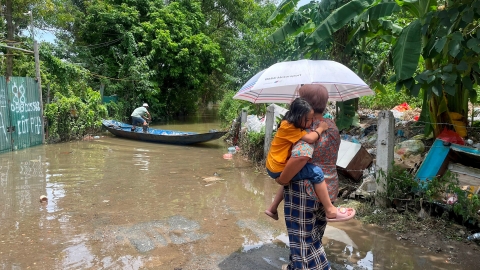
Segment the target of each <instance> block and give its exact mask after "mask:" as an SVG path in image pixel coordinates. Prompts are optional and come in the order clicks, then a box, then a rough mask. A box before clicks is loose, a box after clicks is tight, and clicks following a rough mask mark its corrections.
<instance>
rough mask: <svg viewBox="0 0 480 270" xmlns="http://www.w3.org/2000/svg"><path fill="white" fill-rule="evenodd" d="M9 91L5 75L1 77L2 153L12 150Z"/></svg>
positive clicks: (0, 140) (0, 146) (0, 135)
mask: <svg viewBox="0 0 480 270" xmlns="http://www.w3.org/2000/svg"><path fill="white" fill-rule="evenodd" d="M7 91H8V90H7V83H6V81H5V77H0V153H3V152H7V151H11V150H12V137H11V134H10V128H9V127H10V126H11V125H10V118H9V110H10V107H9V106H8V96H7Z"/></svg>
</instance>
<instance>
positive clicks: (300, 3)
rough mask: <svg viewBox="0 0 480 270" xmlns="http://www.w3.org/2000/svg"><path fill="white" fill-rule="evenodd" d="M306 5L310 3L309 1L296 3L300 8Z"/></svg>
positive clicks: (302, 0)
mask: <svg viewBox="0 0 480 270" xmlns="http://www.w3.org/2000/svg"><path fill="white" fill-rule="evenodd" d="M308 3H310V0H300V2H298V6H299V7H301V6H303V5H305V4H308Z"/></svg>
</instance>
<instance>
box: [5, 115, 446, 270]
mask: <svg viewBox="0 0 480 270" xmlns="http://www.w3.org/2000/svg"><path fill="white" fill-rule="evenodd" d="M180 126H182V127H181V128H184V129H185V130H190V131H208V130H209V129H214V128H218V127H219V124H218V123H215V122H214V123H207V122H205V123H203V122H202V123H201V124H199V125H197V124H189V125H183V124H175V125H172V126H168V125H163V127H164V128H169V129H180ZM227 147H228V145H226V144H225V143H224V142H223V141H221V140H217V141H213V142H209V143H206V144H202V145H198V146H175V145H162V144H152V143H146V142H136V141H131V140H125V139H121V138H115V137H113V136H109V135H107V136H105V137H103V138H101V139H98V140H93V141H82V142H70V143H63V144H55V145H44V146H38V147H33V148H30V149H25V150H21V151H17V152H14V153H5V154H2V155H0V217H1V218H0V268H1V269H29V268H30V269H47V268H53V269H86V268H91V269H104V268H111V269H141V268H149V269H175V268H181V269H236V268H235V267H234V266H235V263H237V264H236V265H237V266H238V265H240V266H241V265H245V264H244V263H245V262H247V263H248V262H250V263H252V262H256V263H264V264H262V267H256V268H255V269H279V268H280V266H281V264H282V263H285V261H286V260H287V258H288V236H287V234H286V228H285V224H284V222H282V220H281V219H282V218H283V215H282V214H281V215H280V216H281V219H280V221H274V220H272V219H270V218H268V217H266V216H265V215H264V214H263V211H264V209H265V207H266V206H267V205H268V204H270V203H271V201H272V200H273V197H274V196H275V193H276V192H277V190H278V185H276V184H275V183H274V181H273V180H272V179H270V178H269V177H268V176H267V175H265V174H263V173H262V172H257V171H255V168H254V167H252V166H251V164H250V163H249V162H248V161H245V160H244V159H243V158H242V157H241V156H240V155H235V156H234V158H233V159H232V160H224V159H223V158H222V155H223V154H224V153H225V152H226V149H227ZM214 173H216V174H215V175H218V177H220V178H222V179H223V180H222V181H216V182H212V183H207V182H205V181H204V180H203V179H205V178H207V177H211V176H213V175H214ZM41 195H46V196H47V198H48V201H47V202H45V203H41V202H40V201H39V197H40V196H41ZM281 207H283V206H281ZM281 207H280V209H281ZM324 245H325V248H326V251H327V255H328V258H329V259H330V260H331V261H332V265H335V266H338V268H334V269H345V268H346V269H354V268H355V269H358V268H364V269H383V268H390V269H405V268H408V269H414V268H427V266H434V267H440V268H442V267H443V268H445V267H447V266H449V265H448V264H447V263H444V262H443V261H442V259H441V256H439V255H438V254H430V253H423V254H422V252H423V251H420V250H418V249H417V248H416V247H412V246H408V245H405V246H404V245H402V244H399V243H398V241H395V240H394V238H393V237H392V236H390V235H388V234H386V233H384V232H382V231H380V230H378V229H375V228H373V227H370V226H364V225H362V224H361V223H360V222H357V221H351V222H346V223H341V224H340V223H339V224H335V225H333V226H328V227H327V230H326V233H325V237H324ZM255 254H259V255H258V257H257V258H256V257H255ZM249 256H253V257H249ZM244 258H252V261H242V260H245V259H244ZM255 258H256V259H258V260H256V259H255ZM229 259H230V260H229ZM242 263H243V264H242ZM247 265H248V264H247Z"/></svg>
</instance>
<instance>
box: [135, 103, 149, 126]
mask: <svg viewBox="0 0 480 270" xmlns="http://www.w3.org/2000/svg"><path fill="white" fill-rule="evenodd" d="M147 108H148V104H147V103H143V105H142V107H138V108H136V109H135V110H133V112H132V115H131V116H132V129H131V131H132V132H134V131H135V129H136V127H137V125H140V126H142V127H143V132H146V130H147V127H148V123H147V120H150V119H151V118H152V117H151V116H150V113H149V112H148V110H147Z"/></svg>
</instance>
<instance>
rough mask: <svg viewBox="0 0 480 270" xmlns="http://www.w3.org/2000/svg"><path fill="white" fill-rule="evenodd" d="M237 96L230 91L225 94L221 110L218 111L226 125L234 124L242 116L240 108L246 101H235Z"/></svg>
mask: <svg viewBox="0 0 480 270" xmlns="http://www.w3.org/2000/svg"><path fill="white" fill-rule="evenodd" d="M234 95H235V92H234V91H229V92H227V93H226V94H225V96H224V97H223V99H222V101H221V102H220V108H219V109H218V115H219V117H220V120H221V121H222V123H224V124H225V125H229V124H230V123H232V121H233V119H235V118H237V117H238V115H239V114H240V110H241V109H240V108H241V107H242V104H243V103H244V101H241V100H238V99H233V96H234Z"/></svg>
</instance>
